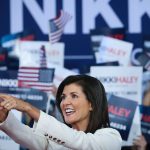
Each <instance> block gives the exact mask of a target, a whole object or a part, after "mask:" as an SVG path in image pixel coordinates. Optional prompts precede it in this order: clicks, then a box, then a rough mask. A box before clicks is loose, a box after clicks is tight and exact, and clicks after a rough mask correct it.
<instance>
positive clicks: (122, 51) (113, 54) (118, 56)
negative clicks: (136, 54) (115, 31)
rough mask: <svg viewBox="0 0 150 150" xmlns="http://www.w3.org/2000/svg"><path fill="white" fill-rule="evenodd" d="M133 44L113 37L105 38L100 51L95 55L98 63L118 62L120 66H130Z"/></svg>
mask: <svg viewBox="0 0 150 150" xmlns="http://www.w3.org/2000/svg"><path fill="white" fill-rule="evenodd" d="M132 48H133V44H132V43H130V42H125V41H122V40H118V39H114V38H111V37H106V36H103V38H102V40H101V44H100V47H99V51H98V52H96V53H95V56H96V62H97V63H101V62H102V63H103V62H108V61H118V62H119V64H120V65H123V66H128V65H129V64H130V57H131V52H132Z"/></svg>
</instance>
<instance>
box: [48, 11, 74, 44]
mask: <svg viewBox="0 0 150 150" xmlns="http://www.w3.org/2000/svg"><path fill="white" fill-rule="evenodd" d="M71 18H72V16H71V15H70V14H68V13H67V12H64V11H63V10H61V13H60V16H59V17H58V18H54V19H50V20H49V29H50V32H49V40H50V43H51V44H54V43H56V42H58V41H59V40H60V38H61V35H62V34H63V30H64V27H65V25H66V24H67V22H68V21H69V20H70V19H71Z"/></svg>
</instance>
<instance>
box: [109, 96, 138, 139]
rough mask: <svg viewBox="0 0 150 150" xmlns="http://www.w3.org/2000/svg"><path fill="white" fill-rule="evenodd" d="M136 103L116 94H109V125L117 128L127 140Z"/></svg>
mask: <svg viewBox="0 0 150 150" xmlns="http://www.w3.org/2000/svg"><path fill="white" fill-rule="evenodd" d="M137 105H138V103H137V102H135V101H132V100H129V99H125V98H122V97H118V96H114V95H112V96H110V99H109V101H108V111H109V118H110V126H111V127H112V128H115V129H117V130H118V131H119V132H120V134H121V137H122V139H123V140H125V141H127V139H128V136H129V132H130V129H131V125H132V122H133V117H134V114H135V110H136V107H137Z"/></svg>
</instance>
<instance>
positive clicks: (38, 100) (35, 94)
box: [0, 87, 48, 110]
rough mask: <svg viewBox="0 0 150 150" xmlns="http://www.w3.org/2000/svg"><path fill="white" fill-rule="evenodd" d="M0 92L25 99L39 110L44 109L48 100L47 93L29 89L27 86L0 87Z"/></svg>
mask: <svg viewBox="0 0 150 150" xmlns="http://www.w3.org/2000/svg"><path fill="white" fill-rule="evenodd" d="M0 92H1V93H7V94H9V95H12V96H14V97H17V98H19V99H22V100H24V101H27V102H29V103H31V104H32V105H34V106H35V107H38V108H39V109H41V110H45V109H46V106H47V101H48V95H47V94H46V93H45V92H42V91H39V90H36V89H31V88H30V89H29V88H17V87H14V88H8V87H0Z"/></svg>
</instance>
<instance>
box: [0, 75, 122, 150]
mask: <svg viewBox="0 0 150 150" xmlns="http://www.w3.org/2000/svg"><path fill="white" fill-rule="evenodd" d="M0 98H1V101H0V122H1V123H0V130H2V131H3V132H5V133H6V134H7V135H8V136H10V137H11V138H12V139H13V140H14V141H16V142H17V143H19V144H20V145H23V146H25V147H26V148H28V149H31V150H69V149H72V150H120V149H121V145H122V139H121V136H120V134H119V132H118V131H117V130H115V129H113V128H110V126H109V117H108V106H107V98H106V93H105V89H104V87H103V85H102V83H101V82H100V81H99V80H97V79H96V78H94V77H91V76H88V75H74V76H68V77H67V78H65V79H64V80H63V81H62V83H61V84H60V86H59V87H58V90H57V94H56V104H57V106H58V109H59V110H60V112H61V114H62V117H63V119H64V123H63V122H60V121H58V120H57V119H56V118H54V117H53V116H50V115H48V114H46V113H44V112H43V111H41V110H39V109H37V108H36V107H34V106H32V105H31V104H29V103H27V102H25V101H23V100H20V99H17V98H15V97H12V96H10V95H6V94H0ZM11 109H16V110H18V111H21V112H24V113H27V114H28V115H29V116H30V117H32V118H33V119H34V120H35V123H34V125H33V128H30V127H29V126H27V125H24V124H23V123H21V122H20V121H18V120H17V119H16V118H15V116H14V115H13V113H12V112H11Z"/></svg>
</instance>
